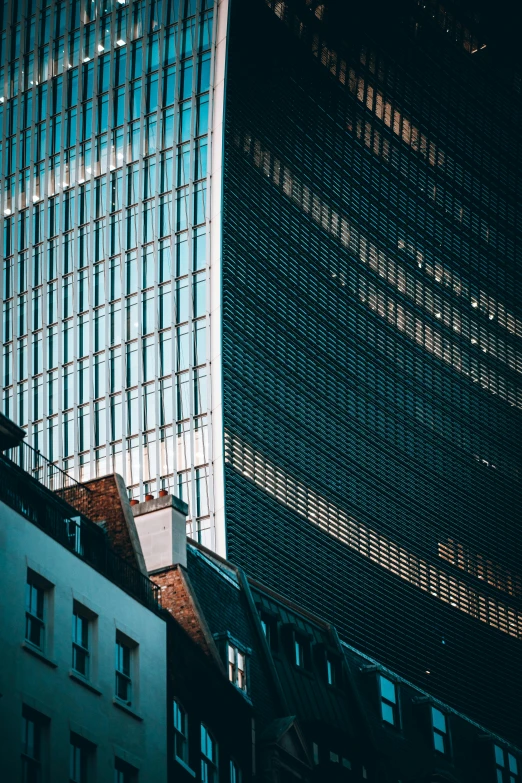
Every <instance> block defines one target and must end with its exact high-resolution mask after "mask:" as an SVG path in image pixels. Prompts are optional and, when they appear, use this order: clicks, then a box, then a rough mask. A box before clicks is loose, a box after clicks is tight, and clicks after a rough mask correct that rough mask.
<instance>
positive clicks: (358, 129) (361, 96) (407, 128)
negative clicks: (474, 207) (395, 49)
mask: <svg viewBox="0 0 522 783" xmlns="http://www.w3.org/2000/svg"><path fill="white" fill-rule="evenodd" d="M265 3H266V5H268V6H269V7H270V8H271V9H272V11H273V12H274V13H275V14H276V16H278V17H279V18H280V19H282V20H283V21H285V22H286V24H287V25H288V26H289V27H290V28H291V29H292V31H293V32H294V33H295V34H296V35H297V37H298V38H300V39H304V38H305V34H306V31H307V28H306V25H305V24H304V23H303V22H302V21H301V20H300V19H298V17H296V16H295V17H294V18H293V20H292V19H291V18H290V16H289V15H288V14H287V4H286V2H274V0H265ZM312 54H313V55H314V56H315V57H316V58H317V59H318V60H319V61H320V62H321V64H322V65H324V66H325V67H326V68H328V70H329V71H330V73H331V74H332V75H333V76H335V77H336V78H337V79H338V81H339V82H340V83H341V84H342V85H343V86H345V87H347V88H348V89H349V91H350V93H351V94H352V95H353V96H354V97H355V98H356V99H357V100H358V102H359V103H360V104H361V105H362V106H364V107H365V108H366V109H368V111H370V112H371V113H372V114H374V115H375V116H376V117H377V118H378V119H379V120H380V121H382V122H383V124H384V125H385V126H386V127H387V128H388V129H389V130H390V131H392V132H393V133H394V134H395V136H397V137H398V138H400V139H401V141H403V142H404V143H405V144H407V145H408V146H409V147H411V148H412V149H414V150H415V151H416V152H418V153H420V154H421V155H422V156H423V157H424V158H425V159H426V161H427V162H428V163H430V164H431V165H433V166H434V165H436V164H437V165H443V164H444V165H445V168H447V169H448V171H450V170H451V171H452V172H456V171H457V170H458V171H459V172H462V168H461V166H459V165H458V164H457V163H456V162H455V161H454V160H452V159H451V157H450V156H448V155H447V154H443V153H442V152H441V151H440V150H438V148H437V147H435V145H434V143H433V142H432V141H428V139H427V137H426V136H425V135H424V134H423V133H421V132H420V131H419V130H418V128H416V127H415V126H414V125H413V124H412V123H411V122H410V120H408V119H407V118H406V117H405V116H404V114H403V113H401V112H399V110H398V109H397V107H396V106H394V105H393V104H392V103H391V102H390V101H389V100H387V99H386V98H385V97H384V95H383V93H382V92H381V90H379V89H378V88H377V87H374V86H372V85H371V84H370V82H369V81H368V79H367V78H366V76H364V75H363V74H357V73H356V72H355V70H354V68H351V67H349V66H348V65H347V63H346V60H344V59H343V58H341V57H340V56H339V55H338V54H337V52H335V51H334V50H333V49H330V48H329V47H328V46H327V44H326V43H325V42H324V41H320V39H319V36H318V35H317V34H315V33H314V34H313V36H312ZM368 60H369V63H368V67H369V69H370V70H371V71H372V72H375V64H374V60H375V58H374V57H373V58H372V54H371V53H370V55H369V57H368ZM360 61H361V63H362V65H363V66H365V65H366V61H367V55H366V53H365V52H363V53H362V54H361V58H360ZM347 130H349V131H352V132H355V134H356V136H357V137H358V138H359V139H360V140H362V141H363V142H364V144H365V146H366V147H367V148H368V149H370V150H371V151H372V152H373V153H374V154H376V155H378V156H379V157H382V158H383V159H385V160H389V157H390V147H389V141H388V140H387V139H385V138H384V137H383V136H382V134H380V133H379V131H378V130H377V129H376V128H375V126H374V125H372V124H371V123H368V122H365V121H364V120H362V119H361V118H358V119H357V122H356V123H355V127H354V126H353V125H352V123H350V122H348V125H347ZM372 132H373V139H372ZM493 174H494V175H496V172H493ZM454 179H455V176H452V180H454ZM485 187H486V186H485V184H484V182H481V188H482V189H483V190H484V189H485ZM440 190H441V188H440V183H439V191H440ZM433 191H434V192H433V197H434V198H436V194H437V187H436V186H435V185H434V188H433ZM498 200H499V199H498V197H497V196H495V198H494V201H497V202H498ZM466 209H469V208H468V207H466ZM463 215H464V207H463V206H462V205H459V204H456V210H453V213H452V216H453V218H454V219H455V220H457V222H459V223H462V221H463ZM475 217H476V218H477V221H476V222H477V225H479V226H480V227H481V228H480V233H479V236H480V238H481V239H482V240H484V241H486V242H488V241H489V235H490V233H491V234H493V233H498V232H497V230H496V229H495V231H493V230H492V229H491V227H490V226H488V225H487V223H485V221H484V219H483V218H482V216H481V215H478V214H477V215H475ZM468 222H470V221H468ZM475 233H476V232H475ZM484 297H486V300H487V301H488V314H489V315H493V318H495V319H496V320H498V322H499V323H500V325H501V326H503V327H504V328H507V329H508V330H509V331H510V332H511V333H512V334H517V335H518V336H519V337H522V322H521V321H517V319H515V317H514V316H513V315H511V314H508V313H506V311H505V308H504V306H503V305H498V306H497V305H496V303H495V302H494V300H493V299H492V298H491V297H489V296H487V295H485V294H484V295H482V293H481V294H480V296H479V298H480V300H481V301H484Z"/></svg>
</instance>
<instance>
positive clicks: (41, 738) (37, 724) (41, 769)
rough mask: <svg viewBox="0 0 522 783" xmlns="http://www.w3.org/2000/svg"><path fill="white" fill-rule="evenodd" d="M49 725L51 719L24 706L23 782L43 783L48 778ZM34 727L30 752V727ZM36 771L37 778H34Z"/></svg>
mask: <svg viewBox="0 0 522 783" xmlns="http://www.w3.org/2000/svg"><path fill="white" fill-rule="evenodd" d="M48 723H49V719H48V718H47V717H46V716H45V715H42V714H41V713H39V712H36V711H35V710H33V709H32V708H31V707H27V706H26V705H25V704H23V705H22V747H21V757H22V780H23V781H24V783H29V781H32V780H35V779H36V780H38V781H43V780H44V779H45V776H46V772H47V771H48V769H47V763H46V761H47V759H46V750H48V749H47V748H46V747H45V745H46V736H45V734H46V729H47V726H48ZM30 725H32V727H33V728H32V732H33V738H32V746H33V750H32V752H30V744H29V740H28V734H29V731H28V730H29V726H30ZM35 771H36V778H35V777H34V774H35Z"/></svg>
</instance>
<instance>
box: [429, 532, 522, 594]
mask: <svg viewBox="0 0 522 783" xmlns="http://www.w3.org/2000/svg"><path fill="white" fill-rule="evenodd" d="M439 557H441V558H442V559H443V560H447V561H448V563H451V564H452V565H454V566H457V568H460V569H461V570H462V571H466V572H467V573H468V574H472V575H473V576H476V577H477V579H482V580H483V581H484V582H487V583H488V584H489V585H491V586H492V587H495V588H496V589H497V590H502V591H503V592H504V593H509V595H513V596H522V576H520V575H519V574H514V573H512V572H511V571H509V570H508V569H507V568H504V566H502V565H500V564H499V563H495V562H494V561H493V560H490V559H489V558H487V557H484V555H481V554H479V553H477V552H471V551H470V550H469V549H468V548H467V547H465V546H464V545H463V544H460V543H458V542H457V541H453V540H452V539H448V540H447V541H445V542H444V543H440V544H439Z"/></svg>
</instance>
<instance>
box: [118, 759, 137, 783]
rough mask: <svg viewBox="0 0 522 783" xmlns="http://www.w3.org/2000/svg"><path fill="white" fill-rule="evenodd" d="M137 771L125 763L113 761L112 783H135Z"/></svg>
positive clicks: (119, 760)
mask: <svg viewBox="0 0 522 783" xmlns="http://www.w3.org/2000/svg"><path fill="white" fill-rule="evenodd" d="M137 781H138V770H137V769H136V767H132V766H131V765H130V764H127V763H126V762H125V761H122V760H121V759H118V758H116V759H115V760H114V783H137Z"/></svg>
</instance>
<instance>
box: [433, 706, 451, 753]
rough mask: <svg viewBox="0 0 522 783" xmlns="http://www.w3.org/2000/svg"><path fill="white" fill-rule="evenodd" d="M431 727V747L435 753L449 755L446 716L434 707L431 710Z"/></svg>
mask: <svg viewBox="0 0 522 783" xmlns="http://www.w3.org/2000/svg"><path fill="white" fill-rule="evenodd" d="M431 725H432V729H433V747H434V748H435V750H436V751H437V753H443V754H444V755H447V754H448V753H449V736H448V723H447V718H446V715H445V714H444V713H443V712H441V711H440V710H438V709H437V708H436V707H432V708H431Z"/></svg>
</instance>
